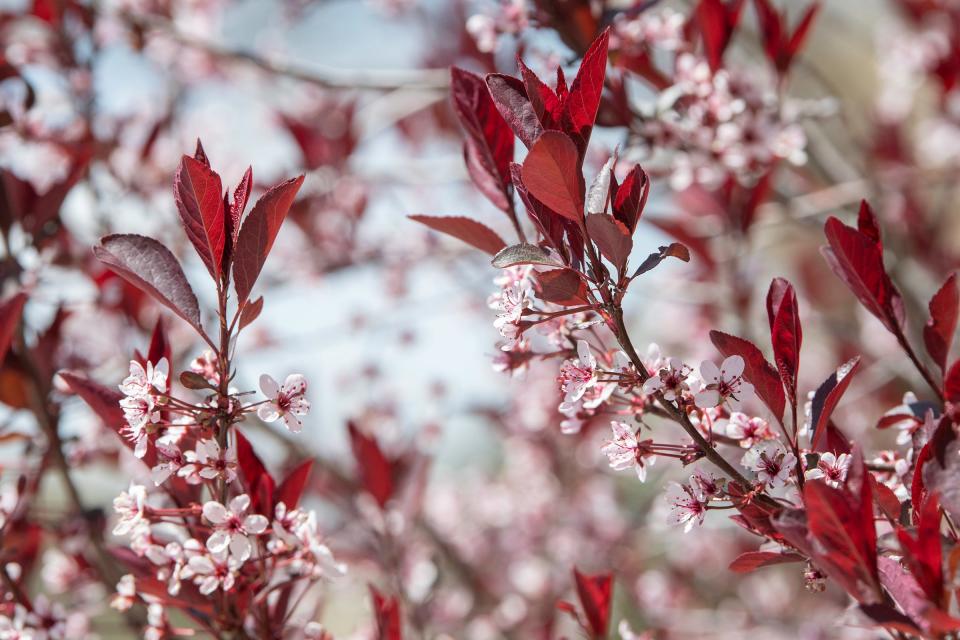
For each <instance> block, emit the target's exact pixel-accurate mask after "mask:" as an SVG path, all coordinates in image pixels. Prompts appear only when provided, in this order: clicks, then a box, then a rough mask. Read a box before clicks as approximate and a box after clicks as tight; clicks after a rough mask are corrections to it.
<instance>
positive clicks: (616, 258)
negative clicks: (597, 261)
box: [587, 213, 633, 271]
mask: <svg viewBox="0 0 960 640" xmlns="http://www.w3.org/2000/svg"><path fill="white" fill-rule="evenodd" d="M587 233H589V234H590V239H591V240H593V241H594V242H595V243H596V244H597V248H599V249H600V253H601V254H603V257H604V258H606V259H607V260H609V261H610V262H611V263H613V265H614V266H616V267H617V269H618V270H621V271H622V270H623V268H624V266H625V265H626V263H627V258H628V257H630V252H631V251H632V250H633V238H631V237H630V230H629V229H627V227H625V226H624V224H623V223H622V222H620V221H619V220H617V219H616V218H614V217H613V216H611V215H610V214H607V213H592V214H590V215H588V216H587Z"/></svg>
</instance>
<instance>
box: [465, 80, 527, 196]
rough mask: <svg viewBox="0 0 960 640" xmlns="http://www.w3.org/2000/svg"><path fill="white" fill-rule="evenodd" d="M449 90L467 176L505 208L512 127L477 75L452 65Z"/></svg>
mask: <svg viewBox="0 0 960 640" xmlns="http://www.w3.org/2000/svg"><path fill="white" fill-rule="evenodd" d="M450 90H451V94H452V96H453V107H454V110H455V111H456V113H457V116H458V118H459V119H460V124H461V126H463V128H464V130H465V131H466V133H467V139H466V143H465V144H466V147H465V149H464V155H465V159H466V162H467V169H468V170H469V172H470V176H471V177H472V178H473V182H474V184H476V185H477V187H478V188H479V189H480V191H481V192H482V193H483V194H484V195H485V196H486V197H487V198H488V199H489V200H490V201H491V202H493V204H495V205H496V206H497V207H498V208H499V209H501V210H503V211H509V208H510V190H509V189H508V187H509V186H510V184H511V182H510V163H511V162H512V161H513V144H514V143H513V131H512V130H511V129H510V127H509V126H508V125H507V123H506V122H505V121H504V119H503V116H501V115H500V113H499V111H498V110H497V106H496V105H495V104H494V102H493V99H492V98H491V97H490V92H489V90H488V89H487V85H486V83H484V81H483V78H481V77H480V76H477V75H475V74H472V73H470V72H469V71H464V70H463V69H458V68H457V67H452V68H451V69H450Z"/></svg>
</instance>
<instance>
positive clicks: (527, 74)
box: [517, 60, 563, 130]
mask: <svg viewBox="0 0 960 640" xmlns="http://www.w3.org/2000/svg"><path fill="white" fill-rule="evenodd" d="M517 66H518V67H519V68H520V77H521V78H522V79H523V84H524V87H525V88H526V94H527V98H528V99H529V100H530V105H531V106H532V107H533V111H534V113H536V114H537V119H538V120H539V121H540V124H541V126H543V128H544V129H554V130H559V129H560V128H561V120H562V117H563V104H562V103H561V102H560V98H558V97H557V94H556V93H554V92H553V89H551V88H550V87H548V86H547V85H546V84H544V83H543V81H542V80H540V78H538V77H537V76H536V74H535V73H534V72H533V71H531V70H530V68H529V67H528V66H527V65H525V64H523V60H517ZM557 71H558V72H560V69H559V68H558V69H557ZM560 77H562V75H561V76H560Z"/></svg>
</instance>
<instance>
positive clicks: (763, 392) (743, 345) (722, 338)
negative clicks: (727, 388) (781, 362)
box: [710, 331, 787, 420]
mask: <svg viewBox="0 0 960 640" xmlns="http://www.w3.org/2000/svg"><path fill="white" fill-rule="evenodd" d="M710 340H711V341H713V346H715V347H716V348H717V350H718V351H719V352H720V353H722V354H723V356H724V357H729V356H733V355H737V356H740V357H741V358H743V362H744V368H743V377H744V378H745V379H746V380H747V382H749V383H751V384H752V385H753V386H754V388H755V389H756V392H757V396H758V397H759V398H760V399H761V400H763V403H764V404H765V405H767V407H769V408H770V411H772V412H773V414H774V415H775V416H776V417H777V419H778V420H779V419H780V418H782V417H783V410H784V408H785V407H786V404H787V400H786V397H785V396H784V394H783V384H782V383H781V382H780V377H779V376H778V375H777V370H776V369H774V368H773V365H772V364H770V363H769V362H767V359H766V358H764V357H763V353H762V352H761V351H760V349H758V348H757V346H756V345H755V344H753V343H752V342H750V341H749V340H744V339H743V338H738V337H737V336H732V335H730V334H728V333H723V332H722V331H711V332H710Z"/></svg>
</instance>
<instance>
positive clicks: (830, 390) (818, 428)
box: [810, 356, 860, 452]
mask: <svg viewBox="0 0 960 640" xmlns="http://www.w3.org/2000/svg"><path fill="white" fill-rule="evenodd" d="M859 366H860V356H857V357H856V358H853V359H852V360H848V361H847V362H845V363H843V364H842V365H841V366H840V368H839V369H837V370H836V371H834V372H833V373H832V374H830V377H829V378H827V379H826V380H824V381H823V384H821V385H820V387H819V388H818V389H817V390H816V392H814V394H813V402H812V405H811V409H810V425H811V428H812V429H813V432H812V434H811V436H810V438H811V442H810V448H811V449H812V450H813V451H818V452H819V451H827V449H826V448H825V445H826V442H827V423H828V422H829V421H830V416H831V414H833V410H834V409H836V408H837V403H838V402H840V398H841V397H843V394H844V393H846V391H847V387H848V386H850V381H851V380H852V379H853V376H854V374H855V373H856V372H857V368H858V367H859Z"/></svg>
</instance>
